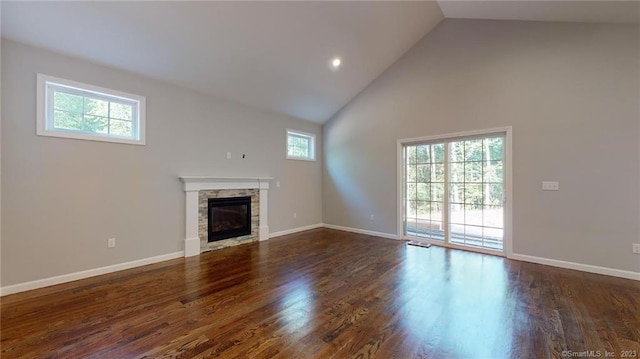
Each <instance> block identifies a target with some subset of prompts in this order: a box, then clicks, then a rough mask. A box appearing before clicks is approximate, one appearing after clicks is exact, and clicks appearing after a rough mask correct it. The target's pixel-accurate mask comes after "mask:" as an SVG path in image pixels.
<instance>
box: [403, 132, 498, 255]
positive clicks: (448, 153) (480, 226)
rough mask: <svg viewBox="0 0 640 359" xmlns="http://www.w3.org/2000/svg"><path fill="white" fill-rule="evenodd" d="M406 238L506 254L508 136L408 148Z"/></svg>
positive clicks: (462, 139)
mask: <svg viewBox="0 0 640 359" xmlns="http://www.w3.org/2000/svg"><path fill="white" fill-rule="evenodd" d="M403 151H404V154H403V157H404V166H403V167H404V234H405V235H406V236H409V237H418V238H425V239H428V240H431V241H436V242H442V243H444V244H447V245H448V244H453V245H458V246H465V247H475V248H481V249H483V250H491V251H503V250H504V244H503V237H504V217H505V212H504V207H505V202H504V192H505V176H504V158H505V135H504V134H487V135H481V136H474V137H468V138H459V137H458V138H452V139H438V140H433V141H425V142H419V143H411V144H405V145H404V146H403Z"/></svg>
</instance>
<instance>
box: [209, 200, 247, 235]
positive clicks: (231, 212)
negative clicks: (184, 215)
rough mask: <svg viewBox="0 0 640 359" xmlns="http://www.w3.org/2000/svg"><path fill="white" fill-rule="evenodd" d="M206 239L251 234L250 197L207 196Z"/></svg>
mask: <svg viewBox="0 0 640 359" xmlns="http://www.w3.org/2000/svg"><path fill="white" fill-rule="evenodd" d="M208 203H209V206H208V207H209V211H208V217H209V220H208V222H209V223H208V232H209V235H208V241H209V242H215V241H220V240H223V239H227V238H233V237H240V236H245V235H249V234H251V197H250V196H247V197H230V198H209V200H208Z"/></svg>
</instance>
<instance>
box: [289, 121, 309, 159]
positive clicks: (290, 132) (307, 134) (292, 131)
mask: <svg viewBox="0 0 640 359" xmlns="http://www.w3.org/2000/svg"><path fill="white" fill-rule="evenodd" d="M290 135H293V136H298V137H304V138H308V139H309V154H310V156H309V157H303V156H290V155H289V136H290ZM285 153H286V155H287V159H289V160H300V161H315V160H316V135H315V134H313V133H308V132H302V131H296V130H291V129H287V137H286V143H285Z"/></svg>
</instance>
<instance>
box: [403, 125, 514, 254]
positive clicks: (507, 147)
mask: <svg viewBox="0 0 640 359" xmlns="http://www.w3.org/2000/svg"><path fill="white" fill-rule="evenodd" d="M492 134H503V135H504V139H505V142H504V156H505V157H504V166H505V167H504V171H505V172H504V177H505V178H504V180H505V187H504V192H503V195H504V236H503V243H504V248H503V251H502V252H496V251H489V250H485V249H482V248H474V247H471V246H461V245H456V244H452V243H441V242H440V241H430V240H428V239H424V240H423V241H425V242H428V243H431V244H434V245H438V246H444V247H447V248H457V249H463V250H466V251H471V252H480V253H486V254H493V255H498V256H506V257H507V258H511V257H512V255H513V244H512V234H513V230H512V218H513V215H512V211H513V195H512V189H511V188H512V170H511V169H512V168H513V167H512V165H511V164H512V149H511V147H512V140H511V126H509V127H499V128H492V129H486V130H477V131H467V132H457V133H449V134H443V135H435V136H427V137H417V138H406V139H400V140H398V141H397V162H396V165H397V182H396V183H397V192H396V197H397V202H396V206H397V207H396V208H397V212H396V213H397V222H396V224H397V238H400V239H404V240H406V239H413V238H409V237H407V236H405V234H404V220H403V216H404V213H403V212H404V210H403V206H404V186H403V185H404V183H403V181H404V158H403V146H404V145H405V144H412V143H418V142H430V141H438V140H453V139H456V138H460V139H463V138H468V137H474V136H487V135H492ZM445 188H446V186H445ZM445 195H448V194H445ZM445 221H448V220H447V219H446V218H445Z"/></svg>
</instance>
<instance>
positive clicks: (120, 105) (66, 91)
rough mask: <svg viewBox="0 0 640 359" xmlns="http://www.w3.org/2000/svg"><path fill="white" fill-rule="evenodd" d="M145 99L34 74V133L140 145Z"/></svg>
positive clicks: (142, 134)
mask: <svg viewBox="0 0 640 359" xmlns="http://www.w3.org/2000/svg"><path fill="white" fill-rule="evenodd" d="M144 106H145V98H144V97H142V96H138V95H133V94H128V93H124V92H119V91H115V90H110V89H105V88H100V87H96V86H92V85H87V84H82V83H79V82H75V81H70V80H65V79H59V78H55V77H51V76H47V75H42V74H38V131H37V133H38V135H41V136H55V137H65V138H75V139H83V140H96V141H109V142H119V143H129V144H137V145H144V143H145V138H144V112H145V108H144Z"/></svg>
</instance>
